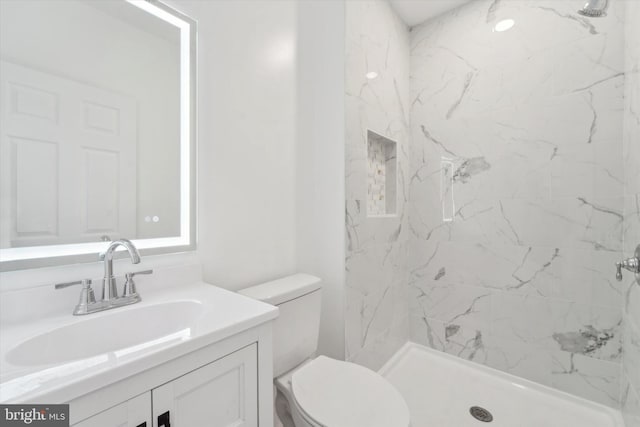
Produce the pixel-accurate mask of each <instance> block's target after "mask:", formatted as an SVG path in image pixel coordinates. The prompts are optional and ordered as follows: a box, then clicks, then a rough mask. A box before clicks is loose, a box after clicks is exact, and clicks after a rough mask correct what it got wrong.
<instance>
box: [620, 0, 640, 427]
mask: <svg viewBox="0 0 640 427" xmlns="http://www.w3.org/2000/svg"><path fill="white" fill-rule="evenodd" d="M625 17H626V19H627V22H628V23H631V22H635V25H631V24H627V25H626V26H625V71H626V79H625V105H624V135H623V140H622V141H623V159H624V174H625V190H624V215H625V222H624V232H623V233H624V234H623V246H624V256H631V255H632V254H633V252H634V251H635V247H636V245H638V244H640V2H638V1H631V0H629V1H627V2H626V13H625ZM623 284H624V285H625V288H624V290H625V292H624V296H625V299H624V305H623V307H624V309H623V313H624V329H625V333H624V337H623V349H624V351H623V356H622V357H623V363H622V365H623V371H622V404H623V414H624V417H625V422H626V427H640V397H639V396H640V286H639V285H637V284H634V281H633V277H632V275H631V274H629V273H627V274H625V276H624V281H623Z"/></svg>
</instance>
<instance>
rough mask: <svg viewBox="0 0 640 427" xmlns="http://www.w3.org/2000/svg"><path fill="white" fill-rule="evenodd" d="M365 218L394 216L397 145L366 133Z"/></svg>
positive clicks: (377, 135)
mask: <svg viewBox="0 0 640 427" xmlns="http://www.w3.org/2000/svg"><path fill="white" fill-rule="evenodd" d="M367 166H368V173H367V216H369V217H376V218H378V217H379V218H385V217H393V216H395V214H396V205H397V203H396V195H397V170H398V156H397V143H396V142H395V141H392V140H391V139H389V138H387V137H384V136H382V135H380V134H377V133H375V132H373V131H370V130H368V131H367Z"/></svg>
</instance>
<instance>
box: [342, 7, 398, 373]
mask: <svg viewBox="0 0 640 427" xmlns="http://www.w3.org/2000/svg"><path fill="white" fill-rule="evenodd" d="M345 8H346V9H345V15H346V16H345V19H346V44H345V53H346V70H345V80H346V82H345V83H346V88H345V92H346V93H345V105H346V147H345V149H346V155H345V158H346V171H345V176H346V242H345V243H346V304H345V306H346V309H345V310H346V311H345V349H346V358H347V360H350V361H354V362H356V363H360V364H362V365H365V366H368V367H370V368H373V369H378V368H379V367H381V366H382V364H383V363H384V362H385V361H386V360H387V359H388V358H389V357H391V355H393V353H394V352H395V351H396V350H397V349H398V348H399V347H400V346H401V345H402V344H404V343H405V342H406V341H407V339H408V330H409V327H408V297H407V286H406V283H407V269H406V260H407V255H406V254H407V242H408V231H407V230H408V227H407V224H408V215H407V201H408V194H407V184H408V177H407V170H408V167H409V160H408V152H409V146H408V143H409V30H408V28H407V27H406V25H405V24H404V23H403V22H402V21H401V20H400V19H399V18H398V17H397V16H396V15H395V13H394V12H393V11H392V9H391V7H390V5H389V4H388V3H387V2H386V0H366V1H359V0H350V1H347V2H345ZM369 72H375V73H377V77H376V78H373V79H369V78H367V76H366V74H367V73H369ZM368 130H371V131H373V132H375V133H377V134H379V135H382V136H384V137H386V138H389V139H391V140H393V141H396V143H397V147H396V155H397V170H396V173H397V192H398V194H397V198H396V200H397V206H395V216H391V217H378V218H376V217H368V215H367V206H366V205H367V184H368V161H367V131H368Z"/></svg>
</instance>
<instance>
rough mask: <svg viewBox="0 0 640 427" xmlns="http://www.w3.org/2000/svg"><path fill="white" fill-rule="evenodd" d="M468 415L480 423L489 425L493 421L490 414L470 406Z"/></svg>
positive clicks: (482, 409) (477, 407)
mask: <svg viewBox="0 0 640 427" xmlns="http://www.w3.org/2000/svg"><path fill="white" fill-rule="evenodd" d="M469 413H470V414H471V416H472V417H473V418H475V419H476V420H478V421H482V422H483V423H490V422H491V421H493V415H491V412H489V411H487V410H486V409H484V408H481V407H479V406H472V407H471V408H469Z"/></svg>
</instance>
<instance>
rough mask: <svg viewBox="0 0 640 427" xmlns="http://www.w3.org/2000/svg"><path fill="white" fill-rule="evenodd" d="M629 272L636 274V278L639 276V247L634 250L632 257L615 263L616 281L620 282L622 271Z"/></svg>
mask: <svg viewBox="0 0 640 427" xmlns="http://www.w3.org/2000/svg"><path fill="white" fill-rule="evenodd" d="M623 268H624V269H625V270H629V271H630V272H632V273H635V274H636V278H638V275H639V274H640V245H638V247H637V248H636V252H635V254H634V256H633V257H631V258H627V259H625V260H623V261H620V262H616V280H618V282H621V281H622V269H623ZM639 283H640V282H639Z"/></svg>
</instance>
